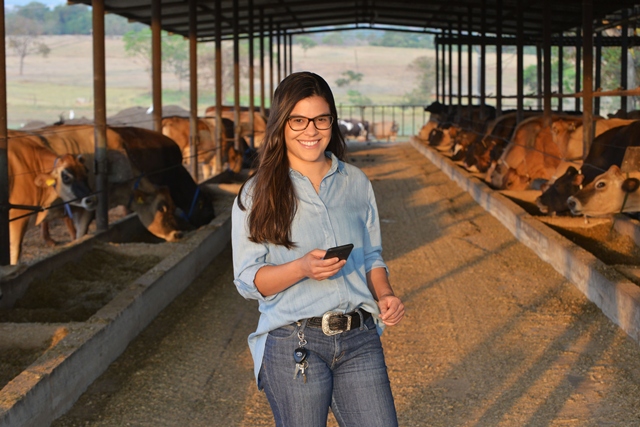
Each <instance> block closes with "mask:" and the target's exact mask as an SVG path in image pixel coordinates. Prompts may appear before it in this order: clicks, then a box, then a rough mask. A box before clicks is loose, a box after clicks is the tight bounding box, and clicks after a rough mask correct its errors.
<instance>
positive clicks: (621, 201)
mask: <svg viewBox="0 0 640 427" xmlns="http://www.w3.org/2000/svg"><path fill="white" fill-rule="evenodd" d="M633 174H634V176H629V175H630V174H625V173H623V172H622V171H621V170H620V168H619V167H618V166H616V165H613V166H611V167H610V168H609V170H608V171H606V172H605V173H603V174H601V175H599V176H597V177H596V178H595V179H594V180H593V182H591V183H589V184H587V185H585V186H584V188H582V189H581V190H580V191H578V192H576V193H575V194H574V195H573V196H571V197H569V198H568V200H567V204H568V206H569V208H570V209H571V213H572V214H574V215H587V216H604V215H612V214H615V213H619V212H637V211H638V209H639V206H640V196H639V195H638V187H640V180H638V176H639V175H640V174H638V173H637V172H635V173H633Z"/></svg>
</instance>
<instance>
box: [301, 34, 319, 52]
mask: <svg viewBox="0 0 640 427" xmlns="http://www.w3.org/2000/svg"><path fill="white" fill-rule="evenodd" d="M296 41H297V42H298V43H300V46H301V47H302V50H303V52H304V56H305V57H306V56H307V49H311V48H312V47H316V46H317V45H318V43H316V41H315V40H314V39H312V38H311V37H309V36H298V37H296Z"/></svg>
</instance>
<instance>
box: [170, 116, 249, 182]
mask: <svg viewBox="0 0 640 427" xmlns="http://www.w3.org/2000/svg"><path fill="white" fill-rule="evenodd" d="M222 124H223V127H224V130H223V132H222V144H221V147H222V148H221V151H222V159H221V165H222V167H223V169H227V170H232V171H234V172H235V173H238V172H240V170H241V169H242V161H243V159H242V157H243V153H242V152H239V151H237V150H235V149H234V148H233V122H232V121H231V120H229V119H226V118H223V119H222ZM162 133H163V134H164V135H166V136H168V137H169V138H171V139H172V140H173V141H175V143H176V144H178V147H180V150H181V151H182V160H183V163H184V164H185V166H187V167H188V165H190V164H191V158H192V155H191V147H190V143H189V135H190V134H191V130H190V119H189V118H188V117H179V116H173V117H164V118H163V119H162ZM215 138H216V124H215V118H214V119H212V118H211V117H204V118H198V145H197V147H196V150H197V152H198V163H199V164H200V166H201V168H202V178H203V179H204V180H206V179H209V178H211V177H212V176H214V175H216V174H218V173H220V172H222V171H221V170H218V168H217V166H216V157H217V156H216V151H217V148H216V144H215Z"/></svg>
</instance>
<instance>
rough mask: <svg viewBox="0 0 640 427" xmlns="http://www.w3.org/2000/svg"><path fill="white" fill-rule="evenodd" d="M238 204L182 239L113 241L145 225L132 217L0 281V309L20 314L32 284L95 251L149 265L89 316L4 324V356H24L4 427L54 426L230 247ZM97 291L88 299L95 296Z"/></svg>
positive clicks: (2, 404) (3, 402)
mask: <svg viewBox="0 0 640 427" xmlns="http://www.w3.org/2000/svg"><path fill="white" fill-rule="evenodd" d="M232 200H233V198H232V195H230V196H229V197H227V198H226V199H224V200H223V203H224V207H219V206H218V204H216V212H217V216H216V218H215V219H214V220H213V221H212V222H211V223H210V224H208V225H206V226H203V227H201V228H199V229H198V230H195V231H193V232H190V233H188V235H187V236H186V237H185V238H184V239H182V240H181V241H178V242H172V243H168V242H165V243H162V244H157V245H149V244H143V243H132V244H121V243H114V242H123V241H126V240H127V238H130V237H131V236H134V235H135V234H136V233H137V232H138V231H140V227H141V225H140V221H138V219H137V218H135V217H134V218H130V217H127V218H125V219H123V220H122V221H121V222H118V223H117V224H114V225H113V226H112V227H110V229H109V230H108V231H107V232H104V233H101V234H98V235H96V236H92V237H90V238H87V239H83V240H82V241H80V242H77V243H76V244H73V245H70V246H69V247H68V248H66V249H65V250H64V251H61V252H60V253H57V254H56V255H54V256H52V257H49V258H47V259H44V260H42V261H40V262H38V263H36V264H34V265H31V266H29V268H28V269H26V271H21V269H17V270H16V269H15V268H14V269H13V270H14V271H9V273H10V274H8V275H7V277H5V278H4V280H2V281H1V282H0V286H1V289H2V292H3V294H4V297H3V298H2V306H0V312H1V311H2V310H4V311H10V310H13V311H15V310H16V307H20V304H22V301H23V300H24V299H25V298H28V296H29V288H30V287H31V286H36V283H38V281H39V280H40V281H41V280H46V278H47V277H51V276H52V275H54V274H55V273H56V271H57V270H60V269H61V266H64V265H67V264H73V263H78V262H82V261H81V260H82V258H83V256H87V255H88V254H91V252H95V251H102V252H104V253H106V254H108V255H109V256H116V257H117V256H124V257H129V258H144V257H146V258H145V262H146V263H147V264H144V265H142V266H139V268H140V270H139V275H138V273H135V277H132V278H131V280H128V279H127V280H126V281H124V282H125V283H120V284H119V286H120V287H119V288H117V289H115V290H113V293H112V295H108V296H107V298H106V299H105V303H104V304H99V305H98V306H95V307H93V308H92V309H91V310H90V311H88V312H87V313H86V315H83V316H80V317H77V318H76V317H71V318H69V319H67V321H64V322H56V323H50V322H49V321H48V320H45V322H41V321H39V319H38V318H37V316H36V317H34V318H28V317H26V318H25V319H23V320H25V321H24V322H15V321H10V322H2V323H0V343H2V344H0V356H1V355H2V354H3V353H2V352H3V351H5V353H4V354H9V353H11V354H12V355H16V353H20V354H23V355H24V357H23V358H22V359H19V362H17V363H22V364H24V365H25V366H24V367H22V366H14V367H13V368H12V369H13V372H11V373H8V374H7V376H8V377H7V378H5V379H4V382H5V383H6V385H4V387H3V388H2V389H1V390H0V427H15V426H25V427H43V426H48V425H50V424H51V423H52V422H53V420H55V419H56V418H58V417H60V416H61V415H62V414H64V413H65V412H66V411H67V410H68V409H69V408H71V406H73V404H74V403H75V401H76V400H77V399H78V398H79V397H80V396H81V395H82V393H83V392H84V391H85V390H86V389H87V387H88V386H89V385H90V384H91V383H92V382H93V381H95V379H96V378H98V376H100V375H101V374H102V373H103V372H104V371H105V370H106V369H107V367H108V366H109V365H110V364H111V363H112V362H113V361H114V360H115V359H116V358H117V357H118V356H120V354H121V353H122V352H123V351H124V350H125V349H126V347H127V346H128V345H129V343H130V342H131V341H132V340H133V339H134V338H135V337H136V336H137V335H138V334H139V333H140V332H141V331H142V330H143V329H144V328H145V327H146V326H147V325H148V324H149V323H150V322H151V321H152V320H153V319H154V318H155V317H156V316H157V315H158V314H159V313H160V312H161V311H162V310H163V309H164V308H165V307H166V306H167V305H168V304H169V303H171V302H172V301H173V300H174V299H175V298H176V297H177V296H178V295H179V294H180V293H181V292H182V291H183V290H185V289H186V288H187V287H188V286H189V285H190V284H191V283H192V282H193V280H194V279H195V278H196V277H197V276H198V275H199V274H200V273H201V272H202V270H203V269H204V268H205V267H206V266H207V265H208V264H209V263H210V262H211V261H212V260H213V259H214V258H215V257H216V256H217V255H218V254H219V253H220V252H221V251H222V250H223V249H224V248H225V247H226V245H227V244H228V243H229V241H230V236H231V209H230V207H231V201H232ZM116 259H120V258H116ZM108 267H109V266H108ZM111 267H115V266H111ZM135 271H138V270H135ZM116 280H117V279H116ZM116 280H112V282H113V281H116ZM91 292H92V291H89V293H90V295H89V297H87V298H85V299H84V300H85V302H86V301H91V299H92V298H93V297H95V292H94V293H91ZM11 307H13V308H11ZM14 373H15V376H14V375H13V374H14ZM0 380H2V378H0ZM0 385H3V384H2V383H0Z"/></svg>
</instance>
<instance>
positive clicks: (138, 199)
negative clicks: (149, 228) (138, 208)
mask: <svg viewBox="0 0 640 427" xmlns="http://www.w3.org/2000/svg"><path fill="white" fill-rule="evenodd" d="M136 203H137V204H139V205H141V204H142V203H144V200H142V197H138V198H137V199H136Z"/></svg>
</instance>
